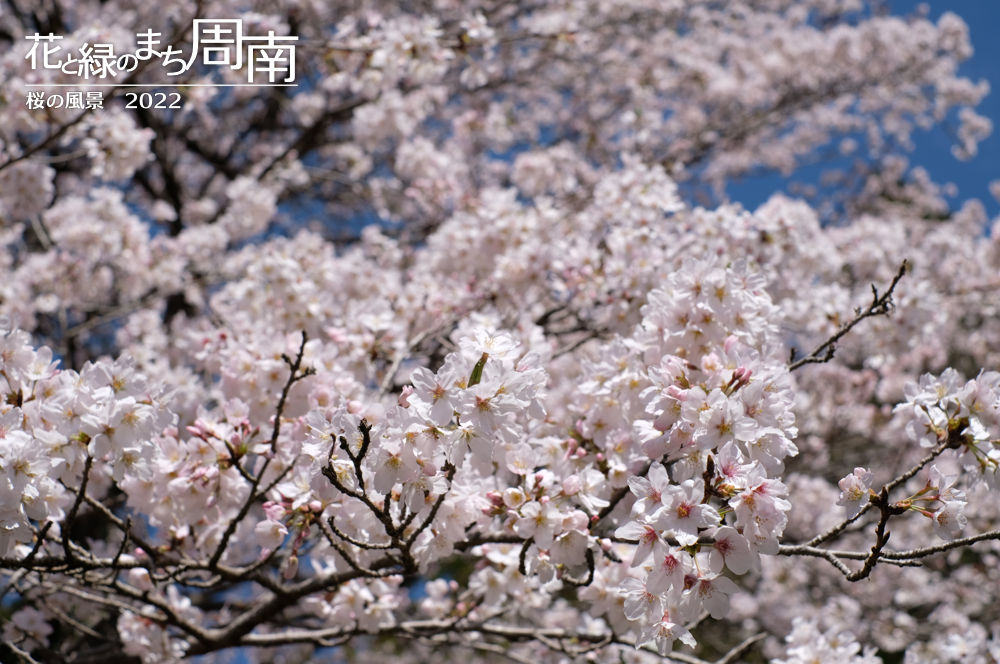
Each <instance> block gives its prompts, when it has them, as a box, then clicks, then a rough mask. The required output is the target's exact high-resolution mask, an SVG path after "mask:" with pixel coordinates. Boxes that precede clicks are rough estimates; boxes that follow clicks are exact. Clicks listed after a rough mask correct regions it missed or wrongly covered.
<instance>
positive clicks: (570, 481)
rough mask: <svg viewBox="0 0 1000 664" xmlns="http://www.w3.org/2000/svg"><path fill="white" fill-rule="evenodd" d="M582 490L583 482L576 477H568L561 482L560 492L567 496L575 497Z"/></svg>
mask: <svg viewBox="0 0 1000 664" xmlns="http://www.w3.org/2000/svg"><path fill="white" fill-rule="evenodd" d="M582 488H583V481H582V480H581V479H580V477H579V476H577V475H570V476H569V477H567V478H566V479H564V480H563V482H562V492H563V494H564V495H567V496H575V495H576V494H578V493H580V489H582Z"/></svg>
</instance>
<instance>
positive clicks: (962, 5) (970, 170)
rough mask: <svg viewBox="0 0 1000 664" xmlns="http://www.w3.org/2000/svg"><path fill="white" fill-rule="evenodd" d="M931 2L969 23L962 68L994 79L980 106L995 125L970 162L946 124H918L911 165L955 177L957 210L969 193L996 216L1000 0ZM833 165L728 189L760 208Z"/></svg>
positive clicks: (899, 2)
mask: <svg viewBox="0 0 1000 664" xmlns="http://www.w3.org/2000/svg"><path fill="white" fill-rule="evenodd" d="M888 4H889V7H890V8H891V10H892V13H893V14H900V15H906V14H911V13H913V11H914V10H915V9H916V7H917V5H919V4H921V2H919V1H918V0H890V2H889V3H888ZM925 4H927V5H928V6H929V7H930V15H929V17H930V19H931V20H934V21H936V20H937V18H938V17H939V16H941V14H942V13H944V12H946V11H950V12H953V13H955V14H958V15H959V16H961V17H962V19H963V20H965V22H966V23H967V24H968V25H969V33H970V35H971V40H972V46H973V48H974V49H975V53H974V54H973V56H972V58H970V59H969V60H967V61H965V62H964V63H962V65H961V66H960V68H959V73H960V74H961V75H963V76H965V77H967V78H971V79H972V80H973V81H979V80H982V79H985V80H986V81H988V82H989V84H990V89H991V92H990V94H989V95H988V96H987V97H986V98H985V99H984V100H983V101H982V103H980V105H979V106H978V107H977V109H976V110H977V112H978V113H979V114H981V115H985V116H986V117H988V118H990V119H991V120H992V121H993V123H994V127H993V134H992V135H991V136H990V137H989V138H987V139H986V140H984V141H982V142H981V143H980V144H979V154H977V155H976V156H975V157H974V158H973V159H970V160H969V161H965V162H962V161H959V160H957V159H955V157H954V156H952V154H951V146H952V145H953V141H952V140H951V139H950V138H949V137H948V135H947V134H946V133H945V131H944V130H943V129H942V128H941V127H940V126H935V127H934V128H933V129H931V130H929V131H923V130H917V131H916V132H915V133H914V136H913V142H914V144H915V149H914V151H913V152H912V153H911V155H910V165H911V166H916V165H919V166H923V167H924V168H925V169H927V171H928V172H929V173H930V175H931V178H932V179H933V180H934V181H935V182H938V183H941V184H943V183H946V182H953V183H954V184H955V185H956V186H957V187H958V195H957V196H955V197H954V198H952V199H949V203H950V205H951V208H952V209H953V210H954V209H957V208H958V207H960V206H961V204H962V202H963V201H965V200H967V199H969V198H978V199H979V200H980V201H982V203H983V204H984V205H985V206H986V211H987V212H988V213H989V215H990V217H991V218H993V217H995V216H996V215H997V214H1000V203H998V202H997V201H996V200H995V199H994V198H993V197H992V196H991V195H990V193H989V189H988V187H989V183H990V181H992V180H1000V39H998V37H1000V0H929V1H927V2H926V3H925ZM838 166H839V164H838ZM827 168H830V166H829V165H827V166H814V167H810V168H806V169H803V170H802V171H800V172H799V173H796V174H795V175H793V176H792V177H790V178H785V177H782V176H780V175H774V176H765V177H756V178H747V179H745V180H742V181H740V182H736V183H733V184H732V185H730V186H729V187H728V189H727V193H728V194H729V197H730V199H731V200H733V201H736V202H740V203H742V204H743V205H744V207H746V208H747V209H749V210H754V209H756V208H757V206H758V205H760V204H761V203H763V202H764V201H766V200H767V199H768V198H769V197H770V196H771V194H772V193H774V192H776V191H781V190H783V189H784V188H785V186H786V185H787V183H788V182H790V181H793V180H794V181H799V182H814V181H816V180H817V179H818V177H819V174H820V173H821V172H822V171H823V170H824V169H827Z"/></svg>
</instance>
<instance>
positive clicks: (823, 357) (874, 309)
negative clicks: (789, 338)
mask: <svg viewBox="0 0 1000 664" xmlns="http://www.w3.org/2000/svg"><path fill="white" fill-rule="evenodd" d="M904 274H906V261H903V264H902V265H900V266H899V271H898V272H897V273H896V276H895V278H893V280H892V283H891V284H889V289H888V290H887V291H886V292H885V294H883V295H879V294H878V289H876V288H875V285H874V284H872V303H871V304H870V305H868V308H867V309H857V310H856V312H855V316H854V318H852V319H851V320H849V321H848V322H846V323H844V324H843V325H841V326H840V327H838V328H837V331H836V332H834V333H833V335H831V336H830V338H829V339H827V340H826V341H824V342H823V343H821V344H820V345H819V346H817V347H816V349H815V350H814V351H813V352H811V353H809V354H808V355H806V356H805V357H803V358H802V359H800V360H796V361H794V362H793V361H792V360H793V359H795V349H794V348H793V349H792V354H791V356H790V357H789V364H788V370H789V371H795V370H796V369H798V368H799V367H803V366H805V365H807V364H823V363H825V362H829V361H830V360H832V359H833V354H834V353H835V352H836V350H837V342H838V341H840V340H841V339H842V338H843V337H844V336H845V335H846V334H847V333H848V332H850V331H851V330H852V329H853V328H854V326H855V325H857V324H858V323H860V322H861V321H863V320H864V319H866V318H871V317H872V316H885V315H888V314H889V312H890V311H892V307H893V306H894V305H893V302H892V292H893V290H895V288H896V284H898V283H899V280H900V279H902V278H903V275H904ZM824 351H825V352H824Z"/></svg>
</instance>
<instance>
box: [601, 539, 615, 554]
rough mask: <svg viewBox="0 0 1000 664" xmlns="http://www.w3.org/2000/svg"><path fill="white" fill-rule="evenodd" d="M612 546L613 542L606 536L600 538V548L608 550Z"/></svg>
mask: <svg viewBox="0 0 1000 664" xmlns="http://www.w3.org/2000/svg"><path fill="white" fill-rule="evenodd" d="M612 546H614V542H612V541H611V540H609V539H608V538H607V537H605V538H604V539H602V540H601V548H602V549H604V550H605V551H610V550H611V547H612Z"/></svg>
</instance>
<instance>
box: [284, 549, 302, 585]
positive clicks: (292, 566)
mask: <svg viewBox="0 0 1000 664" xmlns="http://www.w3.org/2000/svg"><path fill="white" fill-rule="evenodd" d="M298 572H299V557H298V556H296V555H294V554H292V555H291V556H288V562H286V563H285V570H284V572H282V576H283V577H284V578H285V580H286V581H291V580H292V579H294V578H295V575H296V574H298Z"/></svg>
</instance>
